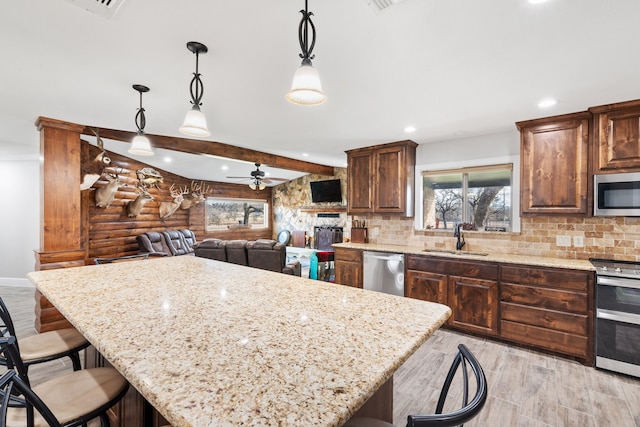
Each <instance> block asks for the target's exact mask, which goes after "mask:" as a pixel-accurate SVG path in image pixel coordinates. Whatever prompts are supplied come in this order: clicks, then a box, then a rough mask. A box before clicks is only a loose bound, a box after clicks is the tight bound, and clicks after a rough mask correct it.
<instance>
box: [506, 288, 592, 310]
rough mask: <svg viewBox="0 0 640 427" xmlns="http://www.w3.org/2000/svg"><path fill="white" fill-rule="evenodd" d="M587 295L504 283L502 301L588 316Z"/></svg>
mask: <svg viewBox="0 0 640 427" xmlns="http://www.w3.org/2000/svg"><path fill="white" fill-rule="evenodd" d="M587 298H588V296H587V294H586V293H583V292H573V291H565V290H558V289H549V288H542V287H537V286H524V285H514V284H510V283H503V284H502V286H501V287H500V300H501V301H505V302H510V303H515V304H524V305H534V306H537V307H541V308H549V309H553V310H562V311H570V312H573V313H582V314H587V309H588V306H589V303H588V301H587Z"/></svg>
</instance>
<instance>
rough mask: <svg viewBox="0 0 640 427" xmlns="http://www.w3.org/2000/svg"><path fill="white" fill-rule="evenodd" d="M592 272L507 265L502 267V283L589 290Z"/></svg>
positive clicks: (581, 290) (580, 290)
mask: <svg viewBox="0 0 640 427" xmlns="http://www.w3.org/2000/svg"><path fill="white" fill-rule="evenodd" d="M591 276H592V273H591V272H589V271H579V270H565V269H560V268H539V267H521V266H514V265H505V266H502V268H501V269H500V281H501V282H502V283H518V284H522V285H534V286H544V287H551V288H560V289H569V290H573V291H579V292H587V291H588V287H589V281H590V279H591Z"/></svg>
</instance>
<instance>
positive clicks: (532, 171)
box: [516, 110, 640, 215]
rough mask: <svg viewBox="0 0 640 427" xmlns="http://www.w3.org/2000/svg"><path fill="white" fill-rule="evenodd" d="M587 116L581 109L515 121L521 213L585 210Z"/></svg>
mask: <svg viewBox="0 0 640 427" xmlns="http://www.w3.org/2000/svg"><path fill="white" fill-rule="evenodd" d="M639 111H640V110H639ZM590 117H591V115H590V113H589V112H587V111H585V112H580V113H575V114H566V115H562V116H555V117H547V118H543V119H537V120H528V121H524V122H518V123H516V126H517V127H518V130H520V159H521V165H520V173H521V175H520V179H521V182H520V186H521V188H520V211H521V213H522V215H536V214H554V215H555V214H560V215H586V214H587V213H588V190H589V188H590V185H589V183H588V169H587V168H588V155H589V122H590Z"/></svg>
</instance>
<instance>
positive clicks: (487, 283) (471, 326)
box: [405, 255, 594, 365]
mask: <svg viewBox="0 0 640 427" xmlns="http://www.w3.org/2000/svg"><path fill="white" fill-rule="evenodd" d="M405 259H406V295H407V296H408V297H411V298H417V299H421V300H425V301H432V302H437V303H441V304H446V305H448V306H449V307H450V308H451V311H452V314H451V317H450V318H449V319H448V320H447V326H448V327H450V328H453V329H457V330H461V331H465V332H472V333H474V334H477V335H483V336H493V337H496V338H500V339H504V340H506V341H510V342H514V343H518V344H523V345H527V346H530V347H535V348H539V349H542V350H548V351H552V352H555V353H559V354H564V355H567V356H571V357H574V358H576V359H579V360H581V361H582V362H583V363H585V364H587V365H592V364H593V336H594V330H593V300H594V295H593V282H594V275H593V273H592V272H589V271H582V270H570V269H563V268H552V267H538V266H531V265H511V264H497V263H491V262H480V261H478V262H475V261H469V260H466V259H465V260H454V259H451V258H444V257H431V256H424V255H407V256H406V258H405Z"/></svg>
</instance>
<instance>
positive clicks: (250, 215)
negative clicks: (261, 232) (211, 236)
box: [205, 197, 269, 231]
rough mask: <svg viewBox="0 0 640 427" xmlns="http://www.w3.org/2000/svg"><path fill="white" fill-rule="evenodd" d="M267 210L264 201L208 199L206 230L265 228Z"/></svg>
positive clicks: (267, 216) (206, 204)
mask: <svg viewBox="0 0 640 427" xmlns="http://www.w3.org/2000/svg"><path fill="white" fill-rule="evenodd" d="M268 210H269V204H268V203H267V201H266V200H256V199H220V198H214V197H208V198H207V201H206V203H205V217H206V221H207V223H206V229H207V231H215V230H229V229H238V228H266V227H267V226H268V218H269V212H268Z"/></svg>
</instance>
